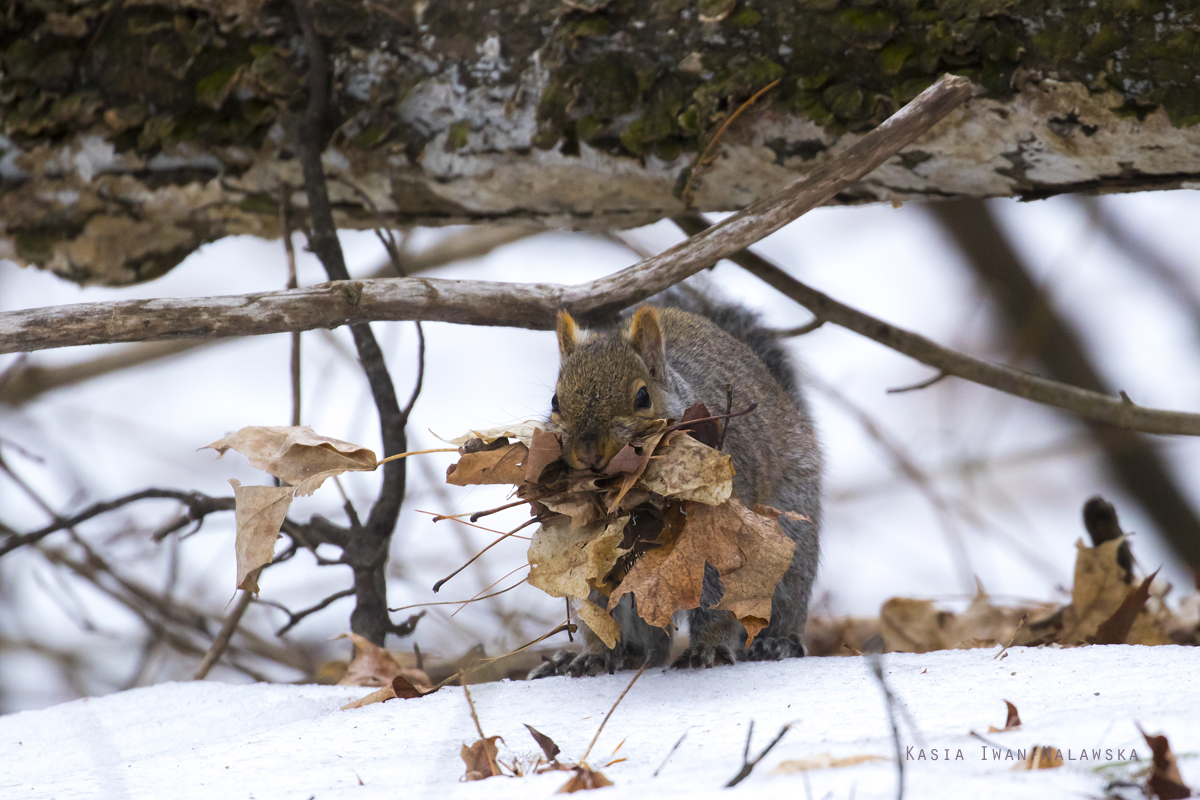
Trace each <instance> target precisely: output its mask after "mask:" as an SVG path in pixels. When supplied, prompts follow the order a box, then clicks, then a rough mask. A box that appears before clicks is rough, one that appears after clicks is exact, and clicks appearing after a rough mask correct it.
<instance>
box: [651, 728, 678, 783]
mask: <svg viewBox="0 0 1200 800" xmlns="http://www.w3.org/2000/svg"><path fill="white" fill-rule="evenodd" d="M686 736H687V731H684V732H683V733H681V734H679V738H678V739H676V740H675V744H673V745H671V749H670V750H668V751H667V754H666V755H665V756H663V760H662V763H661V764H659V765H658V768H657V769H655V770H654V772H653V773H652V774H651V775H650V777H651V778H657V777H658V773H660V772H662V768H663V767H665V766H666V765H667V762H668V761H670V760H671V756H673V755H675V751H676V750H678V749H679V745H681V744H683V740H684V738H685V737H686Z"/></svg>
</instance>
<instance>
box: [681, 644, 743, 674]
mask: <svg viewBox="0 0 1200 800" xmlns="http://www.w3.org/2000/svg"><path fill="white" fill-rule="evenodd" d="M734 661H735V659H734V657H733V650H731V649H730V648H729V647H728V646H726V645H723V644H721V645H716V646H713V645H711V644H694V645H692V646H690V647H688V648H687V649H686V650H684V651H683V652H682V653H680V654H679V658H677V659H675V663H673V664H671V669H688V668H691V669H709V668H710V667H715V666H716V665H718V664H733V662H734Z"/></svg>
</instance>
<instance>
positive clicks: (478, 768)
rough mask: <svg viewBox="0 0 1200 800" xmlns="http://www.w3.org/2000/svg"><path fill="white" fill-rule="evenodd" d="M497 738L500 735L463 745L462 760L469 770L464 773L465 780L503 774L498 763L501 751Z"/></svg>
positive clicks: (476, 779)
mask: <svg viewBox="0 0 1200 800" xmlns="http://www.w3.org/2000/svg"><path fill="white" fill-rule="evenodd" d="M497 739H500V737H499V736H489V737H487V738H486V739H479V740H477V741H475V742H472V743H471V744H470V745H465V744H464V745H463V746H462V760H463V761H464V762H465V763H466V765H467V772H466V774H465V775H463V780H464V781H481V780H483V779H484V778H494V777H496V776H497V775H500V774H501V772H500V765H499V764H497V763H496V755H497V754H498V753H499V752H500V749H499V748H498V747H496V740H497ZM500 741H504V740H503V739H500Z"/></svg>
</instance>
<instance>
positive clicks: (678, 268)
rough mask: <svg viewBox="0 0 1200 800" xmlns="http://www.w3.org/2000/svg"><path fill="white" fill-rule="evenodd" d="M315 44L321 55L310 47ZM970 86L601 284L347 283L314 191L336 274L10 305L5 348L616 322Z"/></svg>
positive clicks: (322, 244)
mask: <svg viewBox="0 0 1200 800" xmlns="http://www.w3.org/2000/svg"><path fill="white" fill-rule="evenodd" d="M308 39H313V40H317V46H318V47H319V46H320V43H319V39H318V37H316V36H315V35H314V36H312V37H306V41H308ZM309 52H310V57H311V58H313V60H314V61H316V59H315V57H313V50H312V49H311V47H310V50H309ZM321 69H322V70H323V67H322V68H321ZM320 83H321V81H320V80H317V79H316V77H315V76H314V79H313V80H311V81H310V84H311V85H314V86H315V85H317V84H320ZM320 92H324V87H320ZM970 94H971V84H970V82H969V81H968V80H967V79H965V78H961V77H958V76H954V75H945V76H943V77H942V78H941V79H939V80H938V81H937V82H936V83H935V84H934V85H933V86H931V87H929V88H928V89H926V90H925V91H924V92H922V93H921V95H919V96H918V97H917V98H916V99H914V100H913V101H912V102H911V103H909V104H908V105H907V106H905V107H904V108H902V109H901V110H900V111H898V112H897V113H895V114H893V115H892V116H891V117H890V118H889V119H888V120H887V121H886V122H884V123H883V124H882V125H880V126H879V127H878V128H876V129H875V130H873V131H871V132H870V133H868V134H867V135H865V136H863V138H862V139H860V140H859V141H858V142H856V143H855V144H853V145H851V146H850V147H848V148H846V149H845V150H843V151H842V152H841V153H839V154H838V155H835V156H832V157H831V158H829V159H828V160H827V161H825V162H824V163H822V164H821V165H819V166H817V167H816V168H814V169H813V170H812V172H810V173H809V174H808V175H806V176H805V177H803V178H801V179H799V180H797V181H795V182H793V183H791V184H790V185H788V186H787V187H786V188H784V189H783V190H782V191H781V192H779V193H777V194H775V195H773V196H771V197H768V198H764V199H763V200H760V201H758V202H756V203H754V204H753V205H750V206H748V207H746V208H745V209H743V210H742V211H739V212H738V213H736V214H734V215H732V216H730V217H728V218H727V219H725V220H723V221H722V222H721V223H719V224H718V225H715V226H713V227H712V228H711V229H710V230H706V231H704V232H703V233H701V234H699V235H697V236H693V237H692V238H690V239H688V240H687V241H685V242H682V243H680V244H678V245H676V246H675V247H672V248H670V249H669V250H666V251H664V252H662V253H659V254H658V255H655V256H652V257H650V258H647V259H645V260H643V261H641V262H640V263H638V264H635V265H634V266H632V267H630V268H628V269H625V270H622V271H620V272H617V273H615V274H613V275H609V276H607V277H604V278H601V279H599V280H596V281H592V282H590V283H585V284H580V285H576V286H562V285H553V284H552V285H546V284H511V283H493V282H484V281H447V280H434V279H428V278H400V279H393V280H365V281H347V280H346V274H345V271H344V269H345V265H344V263H343V262H342V260H341V259H340V257H339V256H340V251H339V253H338V255H334V254H333V252H332V250H333V249H334V248H333V247H331V245H336V244H337V238H336V235H333V236H332V238H330V237H331V233H330V231H329V230H328V229H327V228H328V226H326V225H324V224H322V225H318V224H317V223H316V219H317V217H319V216H322V214H323V213H324V212H323V210H322V209H324V210H325V211H327V210H328V197H327V195H326V196H324V202H323V203H322V198H321V197H320V196H318V197H316V198H315V199H316V202H315V203H314V202H313V201H312V199H310V204H309V205H310V209H311V212H312V214H313V219H314V225H313V228H314V231H313V235H314V243H313V247H314V250H315V251H316V252H317V254H318V255H319V256H321V257H322V260H323V261H324V259H325V257H326V256H328V258H329V259H330V264H333V265H335V268H334V272H333V273H331V275H330V277H331V278H333V279H334V281H333V282H332V283H328V284H323V285H320V286H313V287H307V288H304V289H294V290H289V291H283V292H265V293H261V294H250V295H233V296H225V297H208V298H188V299H158V300H131V301H121V302H115V303H81V304H78V305H71V306H59V307H51V308H41V309H25V310H21V311H11V312H7V313H4V314H0V353H14V352H22V351H29V350H43V349H47V348H53V347H66V346H69V345H81V344H99V343H105V342H135V341H151V340H159V339H179V338H187V337H192V338H196V337H202V338H220V337H227V336H254V335H261V334H267V333H282V332H285V331H296V330H311V329H314V328H331V327H336V326H339V325H348V324H354V323H360V322H367V321H371V320H431V321H439V322H457V323H464V324H471V325H496V326H510V327H518V328H534V329H538V330H549V329H551V328H553V327H554V318H555V315H556V314H557V313H558V310H559V309H561V308H566V309H568V310H569V311H571V312H572V313H573V314H575V316H576V317H577V318H580V319H581V320H582V321H584V322H596V321H604V320H608V319H611V318H613V317H614V316H615V315H616V314H617V313H618V312H619V311H620V310H621V309H623V308H627V307H628V306H631V305H633V304H635V303H637V302H639V301H641V300H644V299H645V298H647V297H650V296H651V295H653V294H657V293H658V292H661V291H663V290H664V289H666V288H668V287H670V286H672V285H674V284H676V283H678V282H679V281H681V280H683V279H684V278H687V277H688V276H690V275H693V274H695V273H696V272H699V271H700V270H702V269H706V268H707V267H710V266H712V265H713V264H715V263H716V262H717V261H719V260H720V259H722V258H725V257H727V256H730V255H732V254H733V253H736V252H738V251H739V250H742V249H743V248H745V247H748V246H749V245H751V244H753V243H755V242H757V241H758V240H759V239H762V238H763V237H765V236H769V235H770V234H772V233H774V232H775V231H777V230H779V229H780V228H782V227H783V226H784V225H786V224H788V223H789V222H791V221H793V220H794V219H796V218H797V217H799V216H801V215H802V214H804V213H806V212H807V211H809V210H811V209H813V208H815V207H816V206H819V205H821V204H822V203H824V202H825V201H827V200H828V199H830V198H831V197H833V196H834V195H835V194H837V193H838V192H839V191H841V190H842V189H844V188H846V187H847V186H849V185H850V184H851V183H853V182H854V181H856V180H858V179H859V178H861V177H863V176H864V175H866V174H867V173H868V172H870V171H871V170H873V169H875V167H877V166H879V165H880V164H882V163H883V162H884V161H886V160H887V159H889V158H891V157H892V156H893V155H895V154H896V152H898V151H899V150H900V148H902V147H903V146H904V145H905V144H907V143H908V142H910V141H912V140H913V139H915V138H916V137H917V136H919V135H921V134H922V133H924V132H925V131H927V130H929V129H930V128H931V127H933V125H934V123H936V122H937V121H938V120H940V119H941V118H943V117H944V116H945V115H946V114H947V113H949V112H950V111H951V110H952V109H953V108H955V107H957V106H958V105H959V104H961V103H962V102H963V101H964V100H966V99H967V97H968V96H969V95H970ZM315 96H316V95H314V97H315ZM302 138H307V137H302ZM312 143H313V144H314V145H315V144H316V142H315V141H313V142H312ZM301 144H304V142H303V141H302V142H301ZM303 160H304V161H308V162H310V164H309V165H308V166H307V167H306V171H305V182H306V185H307V184H308V183H310V182H314V181H316V180H317V179H318V178H321V179H323V175H321V174H320V169H319V166H320V163H319V160H318V163H317V165H316V166H317V168H316V169H314V168H313V167H312V165H311V159H303ZM326 251H328V252H326ZM338 265H340V266H341V269H340V270H339V269H337V266H338ZM327 268H328V266H327Z"/></svg>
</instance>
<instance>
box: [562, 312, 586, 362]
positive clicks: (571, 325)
mask: <svg viewBox="0 0 1200 800" xmlns="http://www.w3.org/2000/svg"><path fill="white" fill-rule="evenodd" d="M585 336H586V334H584V332H583V331H582V330H581V329H580V327H579V326H578V325H577V324H575V318H574V317H572V316H571V315H570V314H568V313H567V312H566V310H565V309H559V312H558V352H559V353H560V354H561V355H562V358H563V361H566V360H567V356H569V355H571V353H574V352H575V348H576V347H578V346H579V345H580V343H582V342H583V340H584V338H585Z"/></svg>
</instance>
